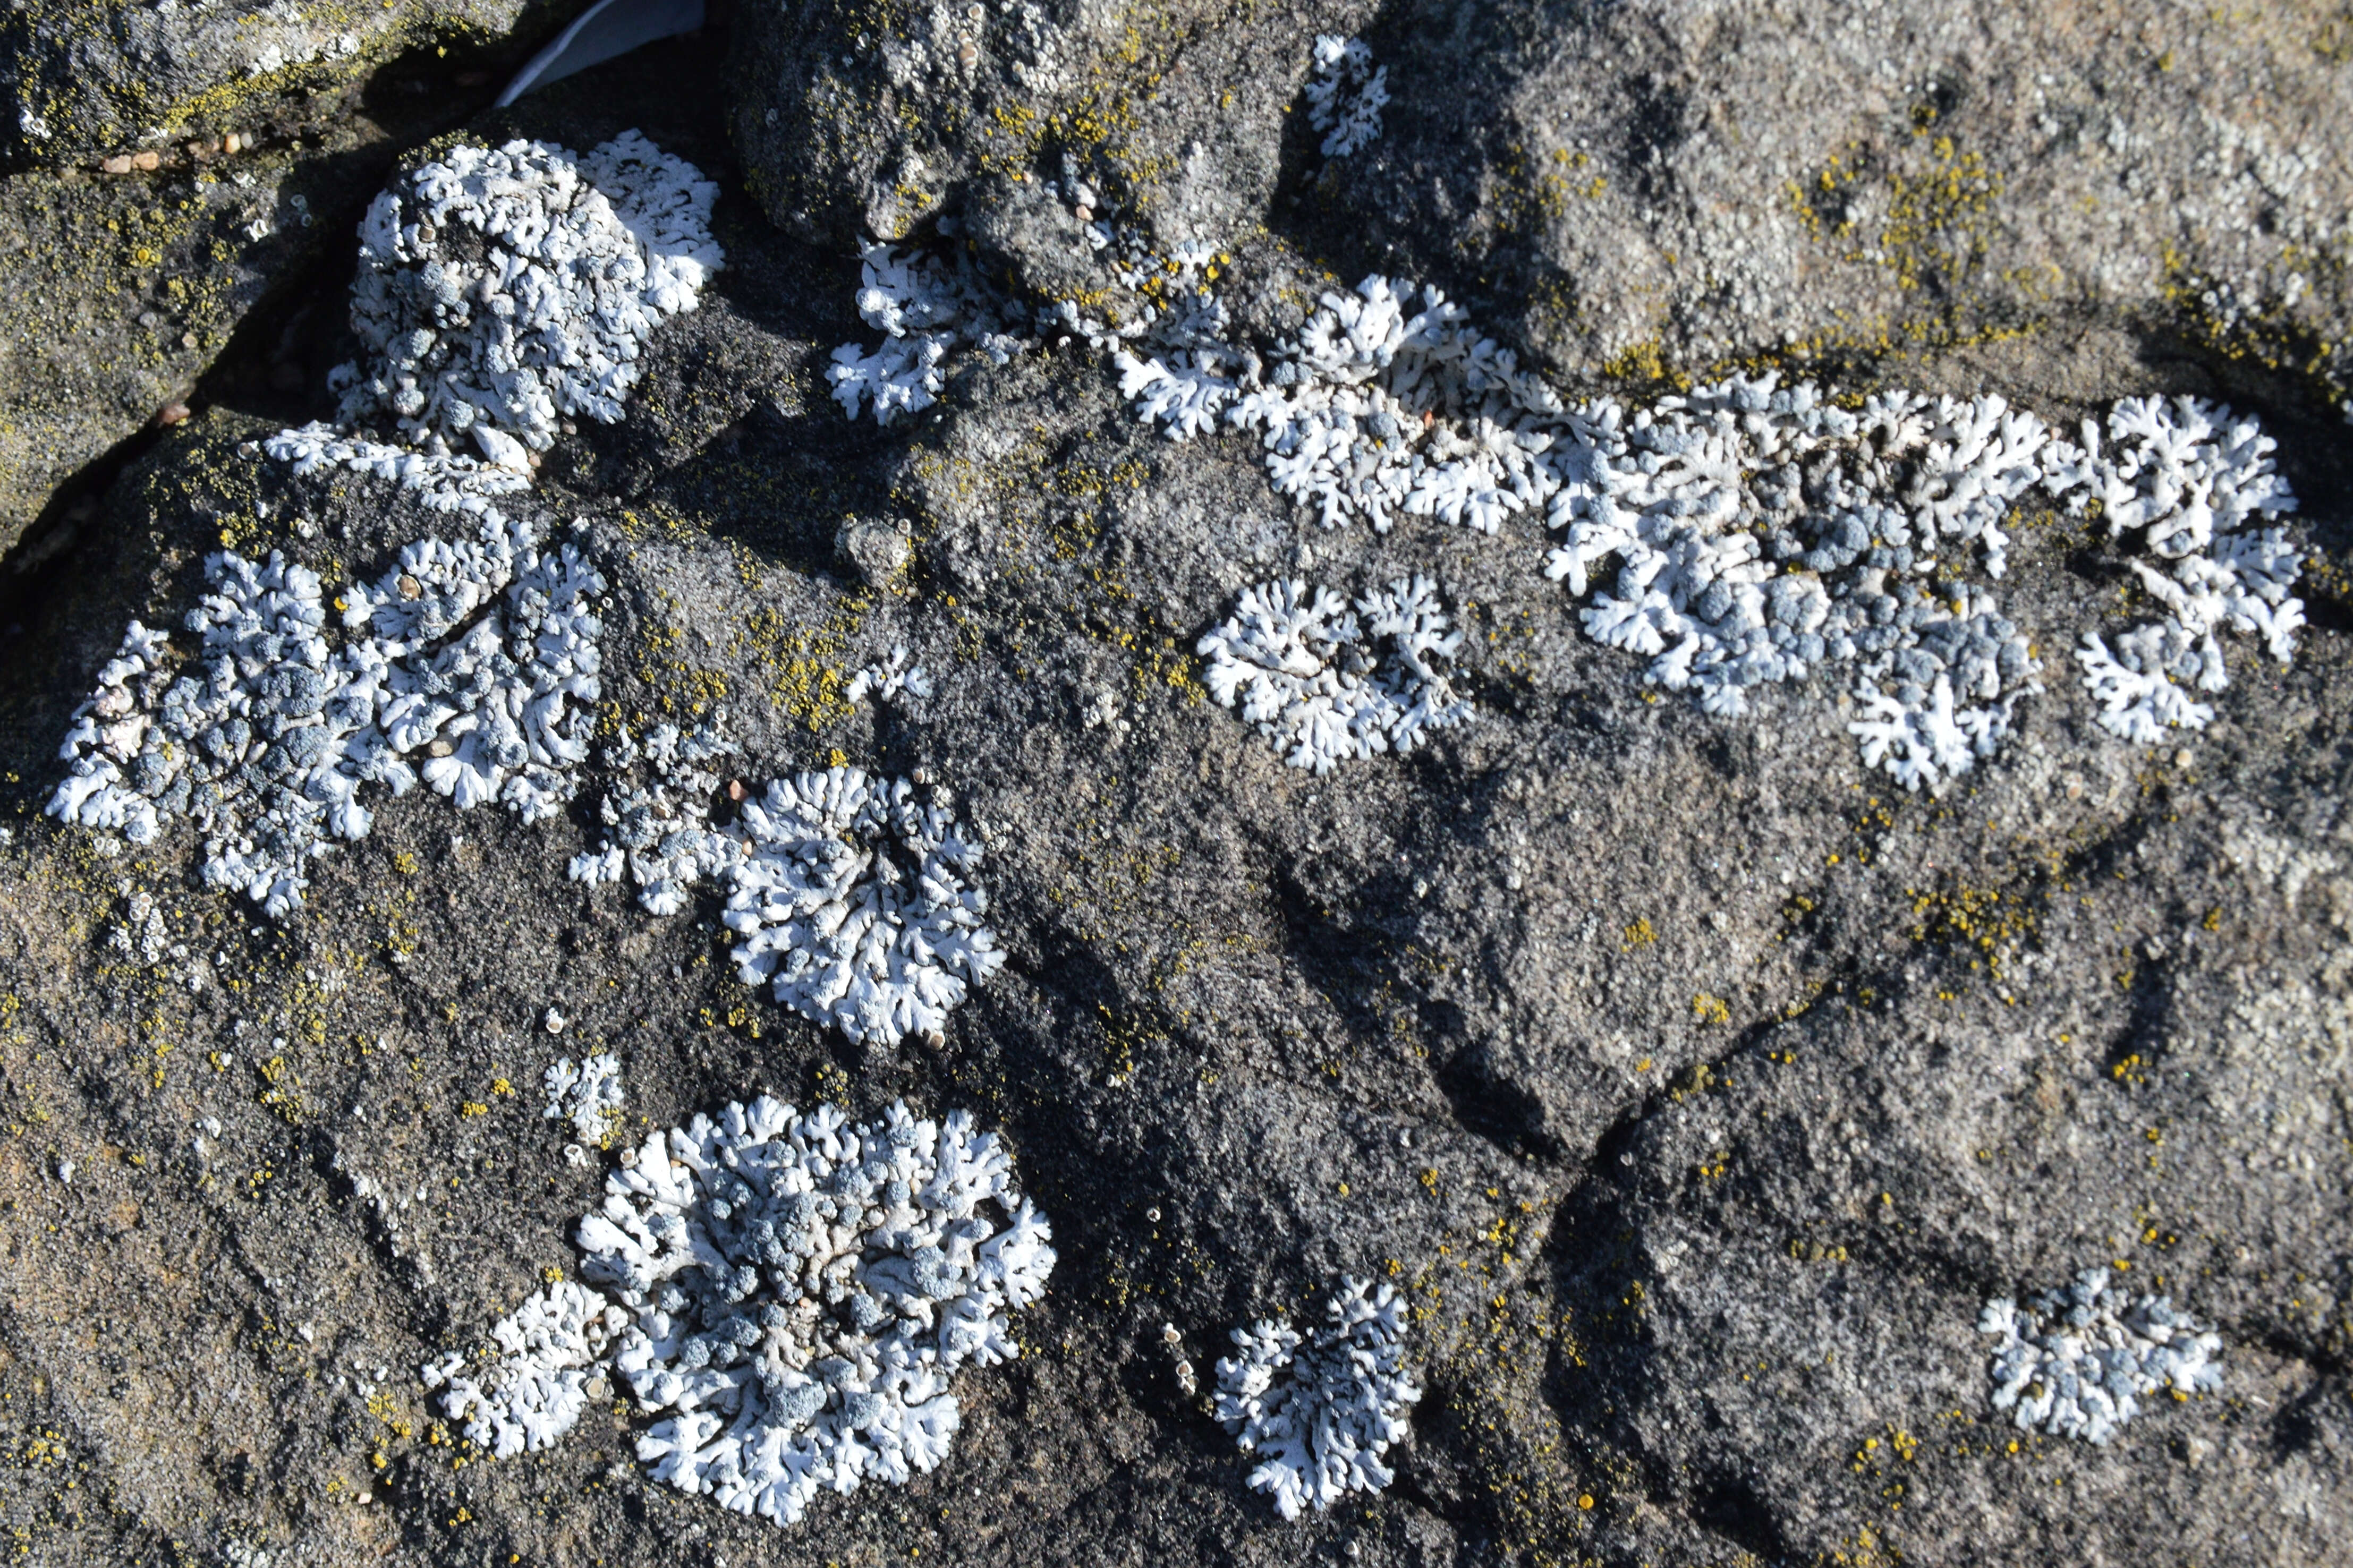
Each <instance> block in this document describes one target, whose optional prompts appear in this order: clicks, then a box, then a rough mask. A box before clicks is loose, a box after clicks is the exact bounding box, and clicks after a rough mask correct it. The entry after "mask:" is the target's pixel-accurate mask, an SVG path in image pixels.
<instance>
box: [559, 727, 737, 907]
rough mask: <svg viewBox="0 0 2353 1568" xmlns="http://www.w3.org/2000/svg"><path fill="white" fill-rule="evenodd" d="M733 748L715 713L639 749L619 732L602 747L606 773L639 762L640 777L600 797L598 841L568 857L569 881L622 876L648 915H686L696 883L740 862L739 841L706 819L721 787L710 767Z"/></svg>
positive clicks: (658, 734) (658, 731) (659, 734)
mask: <svg viewBox="0 0 2353 1568" xmlns="http://www.w3.org/2000/svg"><path fill="white" fill-rule="evenodd" d="M735 750H736V747H735V742H733V740H731V739H729V738H728V736H727V734H726V732H725V729H724V721H723V718H722V717H721V716H719V715H713V716H712V718H710V719H707V720H705V721H703V722H702V723H700V724H698V725H697V726H696V727H695V728H694V729H692V730H691V731H681V729H679V727H678V726H677V725H675V724H662V725H659V726H657V727H656V728H655V730H654V731H653V732H652V733H651V734H650V735H649V736H647V737H646V741H645V743H644V744H643V746H640V745H639V744H638V742H637V739H636V738H635V737H634V736H633V735H631V734H630V733H629V731H628V729H627V728H626V727H625V728H623V729H622V730H621V731H620V732H619V734H618V736H617V738H616V739H615V740H614V741H612V742H608V743H607V745H606V747H605V749H604V766H605V769H606V772H607V776H608V777H613V778H616V779H618V778H619V777H620V776H621V775H622V774H624V773H627V772H628V770H629V769H631V768H632V767H633V766H635V765H636V764H638V763H641V762H642V763H643V764H644V772H645V774H646V777H645V778H644V780H643V782H637V783H617V784H614V785H613V786H612V787H609V788H608V789H607V791H606V794H605V798H604V800H603V801H602V802H600V803H599V805H598V807H597V813H598V816H601V817H602V818H603V820H604V824H605V841H604V843H603V844H602V845H601V846H599V847H597V848H596V849H595V850H592V851H590V852H589V853H587V854H585V855H576V856H575V857H573V859H572V864H571V867H570V875H571V878H572V879H573V880H574V881H575V882H586V883H588V884H589V885H590V886H592V887H593V886H595V885H596V884H598V883H601V882H618V881H620V880H621V879H623V878H624V877H627V878H628V879H629V880H630V881H632V882H634V883H635V884H636V885H637V888H638V904H639V905H640V906H642V907H643V908H644V909H645V910H647V911H648V912H649V913H651V914H657V915H674V914H677V913H678V912H679V911H680V910H683V909H685V908H686V901H687V899H688V897H689V895H690V894H691V892H692V891H693V889H694V887H695V885H696V884H697V883H699V882H702V881H706V880H711V879H719V878H723V876H724V875H725V874H726V872H727V870H728V869H729V868H731V867H732V866H733V865H734V864H735V862H736V861H738V860H739V859H741V858H742V857H743V842H742V840H741V839H740V838H739V837H733V836H731V835H729V834H727V833H725V832H723V831H722V830H721V829H719V828H717V827H715V826H712V821H711V801H712V796H713V795H715V794H716V793H717V791H718V788H719V782H720V781H719V771H718V768H717V767H716V765H715V764H716V763H718V762H719V761H720V759H721V758H723V757H726V756H730V755H733V753H734V752H735Z"/></svg>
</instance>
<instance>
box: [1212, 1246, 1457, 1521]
mask: <svg viewBox="0 0 2353 1568" xmlns="http://www.w3.org/2000/svg"><path fill="white" fill-rule="evenodd" d="M1325 1315H1326V1317H1327V1318H1328V1320H1329V1321H1328V1323H1327V1325H1326V1326H1325V1327H1324V1328H1322V1329H1319V1330H1317V1331H1315V1334H1314V1338H1313V1339H1312V1340H1303V1339H1301V1338H1300V1336H1299V1334H1298V1332H1297V1331H1295V1330H1293V1328H1292V1327H1291V1324H1290V1322H1289V1321H1287V1320H1284V1319H1280V1318H1278V1319H1272V1320H1266V1319H1261V1321H1258V1322H1257V1323H1255V1324H1253V1325H1251V1326H1250V1328H1248V1329H1236V1330H1234V1331H1233V1341H1234V1349H1235V1353H1234V1354H1233V1355H1231V1356H1229V1357H1226V1358H1224V1359H1222V1360H1220V1361H1219V1363H1218V1400H1217V1409H1218V1419H1219V1420H1220V1421H1222V1422H1224V1423H1225V1426H1226V1430H1227V1431H1229V1432H1231V1433H1233V1434H1234V1435H1235V1436H1236V1437H1237V1438H1238V1439H1239V1441H1240V1447H1241V1450H1242V1452H1243V1453H1244V1454H1246V1455H1250V1456H1254V1457H1255V1458H1257V1459H1258V1464H1257V1467H1256V1468H1253V1469H1252V1470H1251V1471H1250V1486H1251V1487H1252V1488H1254V1489H1257V1490H1260V1491H1263V1492H1271V1493H1272V1494H1273V1495H1274V1506H1275V1510H1276V1511H1277V1512H1279V1513H1281V1514H1282V1517H1283V1518H1285V1519H1297V1518H1298V1517H1299V1512H1300V1510H1301V1509H1302V1508H1303V1506H1305V1505H1307V1504H1310V1503H1312V1504H1314V1506H1315V1508H1316V1509H1317V1510H1324V1509H1328V1508H1330V1507H1331V1506H1332V1505H1333V1504H1334V1503H1335V1502H1336V1501H1338V1500H1340V1499H1341V1498H1342V1497H1343V1496H1345V1494H1347V1493H1348V1492H1350V1491H1365V1492H1377V1491H1380V1490H1382V1489H1385V1488H1386V1487H1388V1484H1389V1482H1391V1481H1392V1480H1394V1479H1397V1478H1396V1475H1395V1472H1393V1471H1392V1470H1390V1468H1388V1466H1387V1465H1385V1464H1383V1463H1382V1462H1381V1457H1382V1455H1383V1454H1384V1453H1386V1452H1387V1451H1388V1447H1389V1445H1390V1444H1392V1443H1397V1442H1402V1441H1403V1440H1404V1439H1405V1437H1406V1436H1408V1426H1407V1419H1406V1412H1407V1407H1408V1406H1409V1405H1413V1404H1415V1403H1416V1402H1417V1401H1419V1399H1420V1398H1421V1390H1420V1388H1419V1386H1417V1385H1416V1384H1414V1382H1413V1380H1412V1379H1411V1378H1410V1377H1409V1376H1408V1375H1407V1374H1406V1370H1405V1299H1404V1298H1403V1297H1401V1296H1399V1295H1398V1293H1397V1291H1396V1290H1395V1289H1393V1288H1391V1287H1390V1286H1388V1284H1382V1285H1380V1286H1378V1287H1377V1288H1376V1287H1372V1286H1368V1285H1366V1282H1365V1281H1364V1280H1362V1279H1344V1280H1342V1282H1341V1285H1340V1289H1338V1290H1336V1291H1335V1292H1334V1293H1333V1296H1332V1299H1331V1302H1330V1305H1329V1307H1328V1309H1327V1310H1326V1313H1325Z"/></svg>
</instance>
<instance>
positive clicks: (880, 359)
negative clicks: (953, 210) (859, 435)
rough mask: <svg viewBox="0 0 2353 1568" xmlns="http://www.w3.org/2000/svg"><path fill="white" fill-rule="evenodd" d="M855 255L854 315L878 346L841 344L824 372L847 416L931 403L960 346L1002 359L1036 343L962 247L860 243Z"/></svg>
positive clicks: (895, 412)
mask: <svg viewBox="0 0 2353 1568" xmlns="http://www.w3.org/2000/svg"><path fill="white" fill-rule="evenodd" d="M859 275H860V286H859V289H858V314H859V315H860V318H861V319H863V320H864V321H865V322H866V324H867V325H868V326H870V327H872V328H874V329H876V330H877V331H880V332H881V333H882V343H881V347H879V348H877V349H876V350H874V352H873V353H867V352H866V351H865V350H863V349H861V348H860V347H859V346H858V345H857V344H856V343H844V344H842V345H841V346H840V347H839V348H838V349H836V350H834V351H833V363H832V364H831V365H830V366H828V368H827V370H826V373H825V374H826V378H827V379H828V380H829V381H831V382H832V383H833V396H834V401H836V402H838V403H839V404H840V405H841V406H842V409H843V411H844V412H845V413H847V414H848V415H849V416H850V417H851V418H852V419H855V418H857V417H858V414H859V409H860V405H865V406H867V407H869V408H871V409H872V410H873V414H874V420H875V423H877V424H879V425H888V424H890V423H891V422H892V420H894V419H896V418H898V417H900V416H902V415H913V414H919V413H921V412H922V411H923V410H924V409H926V408H929V407H930V406H931V405H933V403H934V402H935V401H937V400H938V397H939V393H940V389H941V387H943V386H944V385H945V384H946V372H945V371H944V369H943V368H942V366H943V365H944V363H946V360H947V357H948V355H949V354H950V353H953V352H955V350H956V349H958V348H960V347H962V348H971V349H975V350H977V351H978V352H980V353H985V354H987V356H988V357H989V358H990V359H992V360H994V361H996V362H997V363H998V364H1004V363H1008V361H1009V360H1011V358H1012V357H1013V356H1014V355H1015V354H1018V353H1023V352H1024V351H1026V350H1028V349H1029V348H1031V347H1032V346H1034V344H1033V342H1032V340H1031V339H1029V338H1028V337H1026V336H1024V335H1022V333H1021V331H1020V330H1019V329H1020V327H1021V325H1022V324H1023V322H1022V321H1020V320H1019V319H1018V314H1019V313H1018V312H1016V311H1014V310H1011V308H1010V307H1009V306H1008V302H1007V301H1006V300H1005V299H1004V297H1003V296H1002V295H1001V294H999V293H998V292H997V290H996V289H992V288H990V287H989V286H988V284H987V281H986V280H985V279H982V278H981V276H980V274H979V273H978V272H977V271H976V269H975V268H974V267H973V265H972V262H971V260H970V258H967V257H966V256H965V254H964V253H963V252H962V251H961V250H959V251H956V252H955V253H953V254H952V255H951V256H949V257H948V258H941V257H939V256H935V255H932V254H929V253H926V252H923V251H920V250H909V251H903V252H902V251H897V250H893V249H892V248H891V247H890V246H888V245H885V244H882V243H881V242H879V241H876V242H872V243H867V244H863V245H861V246H860V264H859Z"/></svg>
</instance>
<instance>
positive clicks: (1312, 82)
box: [1307, 33, 1389, 158]
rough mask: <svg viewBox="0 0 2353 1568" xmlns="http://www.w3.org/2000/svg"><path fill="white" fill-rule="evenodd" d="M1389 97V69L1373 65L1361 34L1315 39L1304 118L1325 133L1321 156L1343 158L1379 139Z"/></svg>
mask: <svg viewBox="0 0 2353 1568" xmlns="http://www.w3.org/2000/svg"><path fill="white" fill-rule="evenodd" d="M1388 100H1389V68H1388V67H1387V66H1381V67H1378V68H1376V67H1375V66H1374V64H1373V51H1372V50H1371V49H1370V48H1367V47H1366V46H1365V44H1364V42H1363V41H1362V40H1361V39H1357V38H1341V37H1334V36H1333V35H1331V34H1329V33H1326V34H1324V35H1322V36H1321V37H1317V38H1316V40H1315V71H1314V75H1313V76H1310V77H1309V78H1308V79H1307V122H1308V124H1310V125H1312V126H1314V128H1315V129H1316V130H1318V131H1321V132H1326V134H1325V136H1324V156H1325V157H1326V158H1345V157H1346V156H1348V154H1350V153H1356V152H1358V151H1361V150H1362V149H1364V148H1366V147H1369V146H1371V145H1372V144H1373V143H1374V142H1377V141H1379V140H1380V136H1381V109H1382V107H1383V106H1384V105H1386V104H1387V103H1388Z"/></svg>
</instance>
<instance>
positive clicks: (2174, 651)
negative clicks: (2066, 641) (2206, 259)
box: [2075, 397, 2304, 745]
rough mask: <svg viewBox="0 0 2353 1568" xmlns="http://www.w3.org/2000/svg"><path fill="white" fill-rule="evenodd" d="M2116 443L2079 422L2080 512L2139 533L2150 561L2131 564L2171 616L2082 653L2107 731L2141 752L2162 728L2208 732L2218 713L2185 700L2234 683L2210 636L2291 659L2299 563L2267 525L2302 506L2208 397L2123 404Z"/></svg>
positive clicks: (2267, 459)
mask: <svg viewBox="0 0 2353 1568" xmlns="http://www.w3.org/2000/svg"><path fill="white" fill-rule="evenodd" d="M2107 431H2108V438H2109V440H2108V445H2107V447H2106V448H2105V450H2103V447H2102V443H2101V440H2100V430H2099V426H2097V425H2095V424H2094V422H2092V421H2091V420H2088V419H2087V420H2085V421H2084V448H2083V449H2084V459H2083V468H2084V475H2085V479H2084V489H2083V491H2082V492H2081V496H2080V502H2079V510H2089V504H2088V503H2090V502H2092V501H2096V502H2097V503H2098V504H2099V513H2098V515H2099V518H2100V520H2101V521H2104V522H2105V523H2106V525H2107V530H2108V537H2109V538H2111V539H2115V538H2116V537H2118V536H2119V535H2122V534H2126V533H2133V532H2137V533H2139V534H2140V535H2141V539H2142V542H2143V544H2144V546H2145V547H2146V548H2147V551H2148V552H2149V553H2150V554H2152V555H2154V556H2155V557H2157V561H2156V563H2151V562H2149V561H2147V560H2144V559H2140V558H2135V559H2134V560H2133V561H2132V562H2131V566H2132V570H2133V573H2134V574H2135V575H2136V576H2137V577H2138V578H2139V579H2140V583H2141V586H2142V587H2144V588H2146V589H2147V591H2148V594H2149V596H2150V597H2151V598H2154V599H2155V600H2157V601H2158V603H2159V604H2161V605H2164V606H2165V607H2166V609H2167V611H2168V615H2167V616H2165V618H2164V619H2162V620H2159V621H2152V622H2147V623H2144V624H2142V625H2140V626H2135V627H2133V628H2132V629H2131V630H2129V631H2126V632H2124V633H2122V634H2120V635H2119V636H2118V637H2117V638H2116V647H2115V649H2114V650H2113V651H2112V650H2111V649H2110V648H2109V647H2108V645H2107V643H2106V642H2105V640H2104V639H2103V638H2102V637H2101V636H2100V634H2099V633H2097V632H2086V633H2085V634H2084V641H2083V646H2081V647H2078V648H2077V649H2076V650H2075V659H2076V662H2077V663H2079V664H2081V665H2082V666H2083V667H2084V686H2085V687H2086V688H2087V689H2089V690H2090V691H2091V693H2092V695H2093V697H2094V698H2095V699H2096V700H2098V702H2099V704H2100V714H2099V721H2100V723H2101V725H2102V726H2103V727H2105V729H2107V730H2109V731H2112V732H2114V733H2116V734H2117V735H2121V736H2122V737H2124V738H2125V739H2126V740H2127V741H2130V742H2135V743H2136V744H2138V745H2152V744H2154V743H2155V742H2158V740H2159V739H2161V738H2162V737H2163V735H2164V733H2165V731H2167V730H2168V729H2174V728H2179V729H2186V730H2202V729H2204V728H2205V727H2206V725H2207V723H2208V722H2209V721H2211V719H2212V718H2213V716H2214V710H2213V709H2212V708H2211V706H2210V705H2208V704H2207V703H2204V702H2201V701H2200V700H2198V699H2197V698H2195V697H2193V696H2192V695H2191V694H2190V689H2191V688H2192V687H2193V686H2194V687H2195V688H2196V689H2198V690H2200V691H2203V692H2209V693H2211V692H2216V691H2221V690H2223V689H2226V688H2227V687H2228V686H2229V685H2230V683H2231V677H2230V671H2229V670H2228V668H2226V667H2225V665H2224V663H2223V659H2222V648H2221V644H2220V643H2219V642H2217V641H2216V640H2215V638H2216V635H2217V634H2218V633H2221V632H2224V631H2232V632H2239V633H2243V634H2252V635H2254V636H2258V637H2262V638H2263V647H2264V650H2265V651H2266V652H2268V653H2269V654H2270V655H2271V657H2272V658H2275V659H2277V660H2279V661H2280V662H2281V663H2282V664H2285V663H2287V662H2288V661H2289V660H2290V659H2292V658H2295V634H2296V632H2297V631H2298V630H2299V629H2301V628H2302V626H2304V602H2303V601H2302V600H2301V599H2298V598H2295V596H2293V595H2291V594H2290V592H2289V590H2290V589H2291V588H2293V587H2294V586H2295V580H2296V576H2297V574H2298V573H2299V572H2301V571H2302V569H2303V565H2304V556H2303V552H2301V551H2300V550H2298V549H2297V548H2296V547H2295V545H2293V544H2291V543H2289V542H2288V540H2287V534H2286V531H2285V530H2284V529H2281V528H2276V527H2264V526H2262V524H2263V523H2266V522H2268V521H2270V520H2271V519H2273V518H2275V517H2277V516H2279V515H2280V514H2281V513H2283V512H2289V511H2293V510H2295V504H2296V503H2295V496H2294V495H2293V494H2292V493H2291V492H2290V491H2289V489H2288V487H2287V481H2286V480H2285V479H2284V478H2282V477H2281V475H2280V474H2279V472H2278V470H2277V469H2276V468H2275V467H2274V463H2273V459H2272V452H2273V449H2274V446H2275V445H2276V444H2275V443H2274V441H2273V440H2272V438H2271V437H2268V436H2265V435H2264V434H2263V430H2262V427H2261V426H2259V425H2257V424H2256V422H2255V421H2254V420H2253V419H2252V418H2245V419H2242V418H2239V417H2236V416H2233V415H2232V412H2231V410H2230V409H2228V408H2226V407H2221V406H2219V405H2215V404H2211V403H2208V402H2206V401H2205V400H2203V399H2202V398H2196V397H2176V398H2171V399H2165V398H2155V397H2127V398H2126V399H2124V400H2123V401H2121V402H2119V403H2118V404H2116V406H2115V407H2114V408H2112V409H2110V410H2109V412H2108V420H2107Z"/></svg>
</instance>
